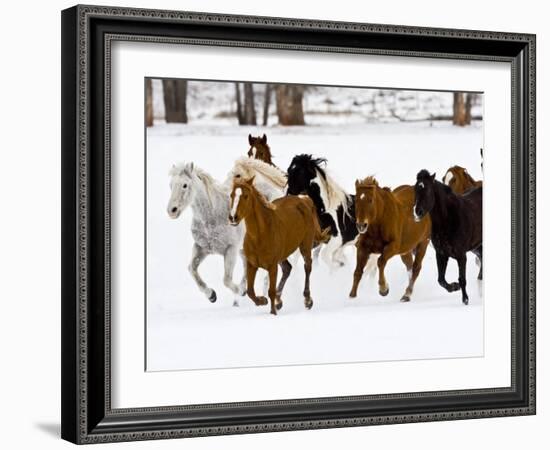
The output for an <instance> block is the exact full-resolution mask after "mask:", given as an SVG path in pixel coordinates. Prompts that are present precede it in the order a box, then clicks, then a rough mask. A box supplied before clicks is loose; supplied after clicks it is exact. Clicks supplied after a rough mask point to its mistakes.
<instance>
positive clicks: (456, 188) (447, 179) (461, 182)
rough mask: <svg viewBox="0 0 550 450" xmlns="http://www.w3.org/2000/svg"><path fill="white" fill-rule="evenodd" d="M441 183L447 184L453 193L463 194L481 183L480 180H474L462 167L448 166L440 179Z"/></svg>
mask: <svg viewBox="0 0 550 450" xmlns="http://www.w3.org/2000/svg"><path fill="white" fill-rule="evenodd" d="M442 181H443V183H444V184H446V185H447V186H449V187H450V188H451V189H452V190H453V192H454V193H455V194H464V192H466V191H467V190H469V189H472V188H476V187H479V186H482V185H483V182H482V181H476V180H474V179H473V178H472V176H471V175H470V174H469V173H468V171H467V170H466V169H465V168H464V167H460V166H453V167H450V168H449V169H448V170H447V172H446V173H445V176H444V177H443V179H442Z"/></svg>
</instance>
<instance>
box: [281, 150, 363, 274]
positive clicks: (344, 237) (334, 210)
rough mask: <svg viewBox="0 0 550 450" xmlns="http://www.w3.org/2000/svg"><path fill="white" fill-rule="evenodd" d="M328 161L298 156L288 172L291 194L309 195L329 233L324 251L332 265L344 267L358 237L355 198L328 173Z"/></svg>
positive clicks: (327, 260)
mask: <svg viewBox="0 0 550 450" xmlns="http://www.w3.org/2000/svg"><path fill="white" fill-rule="evenodd" d="M326 162H327V160H326V159H325V158H313V156H311V155H307V154H303V155H297V156H295V157H294V158H293V159H292V162H291V163H290V166H289V167H288V170H287V176H288V190H287V193H288V194H290V195H299V194H307V195H308V196H309V197H310V198H311V199H312V200H313V203H314V204H315V208H316V210H317V217H318V219H319V223H320V224H321V228H322V229H325V228H328V229H329V230H330V235H331V238H330V241H329V242H328V244H327V245H326V248H324V249H323V251H322V256H323V259H325V261H326V262H327V263H328V264H329V266H333V265H336V266H343V265H344V254H343V249H344V247H345V246H346V245H348V244H352V243H353V242H354V239H355V238H356V237H357V228H356V227H355V197H354V196H353V195H349V194H347V193H346V192H345V191H344V190H343V189H342V188H341V187H340V186H339V185H338V184H337V183H336V182H335V181H334V180H333V179H332V178H331V177H330V176H329V175H328V173H327V171H326V169H325V165H326Z"/></svg>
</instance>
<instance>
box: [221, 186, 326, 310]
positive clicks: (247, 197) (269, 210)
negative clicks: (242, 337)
mask: <svg viewBox="0 0 550 450" xmlns="http://www.w3.org/2000/svg"><path fill="white" fill-rule="evenodd" d="M242 220H244V221H245V225H246V234H245V237H244V247H243V250H244V254H245V257H246V278H247V287H248V289H247V294H248V296H249V297H250V298H251V300H252V301H253V302H254V303H255V304H256V305H257V306H259V305H266V304H267V299H266V298H265V297H257V296H256V293H255V291H254V280H255V278H256V272H257V271H258V268H262V269H265V270H267V271H268V273H269V299H270V300H271V314H275V315H276V314H277V310H278V309H281V307H282V305H283V302H282V300H281V294H282V291H283V288H284V285H285V282H286V279H287V278H288V274H286V273H284V272H283V277H282V278H281V281H280V283H279V286H277V287H276V286H275V285H276V282H277V266H278V264H281V263H283V262H284V261H286V260H287V258H288V257H289V256H290V255H291V254H292V253H293V252H294V251H295V250H296V249H297V248H299V249H300V253H301V254H302V257H303V258H304V269H305V274H306V275H305V287H304V304H305V307H306V308H307V309H310V308H311V307H312V306H313V300H312V299H311V294H310V289H309V276H310V273H311V250H312V248H313V247H314V245H315V244H316V243H318V242H321V241H324V240H326V238H327V234H328V233H323V232H321V228H320V227H319V222H318V221H317V215H316V213H315V207H314V205H313V203H312V201H311V199H309V198H308V197H306V196H290V197H282V198H279V199H277V200H275V201H274V202H272V203H270V202H268V201H267V200H266V199H265V197H263V196H262V194H260V193H259V192H258V190H257V189H256V188H255V187H254V180H253V179H251V180H247V181H237V182H235V183H234V185H233V190H232V191H231V209H230V213H229V222H230V223H231V224H232V225H235V226H238V225H239V224H240V223H241V221H242ZM283 270H284V268H283Z"/></svg>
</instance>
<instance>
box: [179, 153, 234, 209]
mask: <svg viewBox="0 0 550 450" xmlns="http://www.w3.org/2000/svg"><path fill="white" fill-rule="evenodd" d="M182 174H186V175H187V176H188V177H190V178H192V176H193V175H195V176H196V177H197V178H198V179H199V180H200V181H201V182H202V183H203V184H204V187H205V190H206V195H207V196H208V199H209V200H210V203H212V194H213V193H214V192H217V193H218V194H222V195H226V194H227V192H226V190H225V189H224V188H223V187H222V186H221V185H220V184H219V183H218V182H217V181H216V180H215V179H214V178H213V177H212V175H210V174H209V173H208V172H206V171H205V170H203V169H201V168H200V167H197V166H196V165H195V164H194V163H192V162H190V163H179V164H174V165H173V166H172V168H171V169H170V172H169V175H171V176H177V175H182Z"/></svg>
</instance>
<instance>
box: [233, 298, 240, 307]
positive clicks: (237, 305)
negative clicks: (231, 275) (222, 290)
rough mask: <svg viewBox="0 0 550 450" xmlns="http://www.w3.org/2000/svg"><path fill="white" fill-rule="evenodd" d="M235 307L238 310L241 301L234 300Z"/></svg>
mask: <svg viewBox="0 0 550 450" xmlns="http://www.w3.org/2000/svg"><path fill="white" fill-rule="evenodd" d="M233 306H234V307H236V308H238V307H239V300H237V299H235V300H233Z"/></svg>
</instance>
